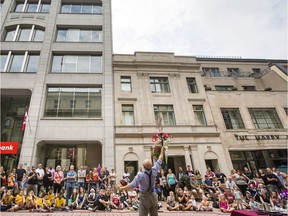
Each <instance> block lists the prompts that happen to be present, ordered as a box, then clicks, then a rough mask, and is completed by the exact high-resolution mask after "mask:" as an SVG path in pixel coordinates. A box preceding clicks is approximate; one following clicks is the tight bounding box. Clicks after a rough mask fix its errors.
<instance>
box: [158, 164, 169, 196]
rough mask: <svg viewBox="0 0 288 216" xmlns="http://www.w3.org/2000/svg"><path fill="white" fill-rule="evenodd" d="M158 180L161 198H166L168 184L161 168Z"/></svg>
mask: <svg viewBox="0 0 288 216" xmlns="http://www.w3.org/2000/svg"><path fill="white" fill-rule="evenodd" d="M159 182H160V187H161V189H162V191H163V198H164V199H166V198H167V196H168V184H167V181H166V176H165V172H164V170H163V169H161V170H160V177H159Z"/></svg>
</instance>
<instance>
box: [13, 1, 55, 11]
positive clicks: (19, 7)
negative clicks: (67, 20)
mask: <svg viewBox="0 0 288 216" xmlns="http://www.w3.org/2000/svg"><path fill="white" fill-rule="evenodd" d="M39 1H41V0H38V1H37V0H36V1H29V0H28V1H25V2H24V3H23V2H20V1H19V2H16V7H15V10H14V11H15V12H25V13H48V12H49V9H50V4H48V3H45V2H43V1H41V2H40V4H39Z"/></svg>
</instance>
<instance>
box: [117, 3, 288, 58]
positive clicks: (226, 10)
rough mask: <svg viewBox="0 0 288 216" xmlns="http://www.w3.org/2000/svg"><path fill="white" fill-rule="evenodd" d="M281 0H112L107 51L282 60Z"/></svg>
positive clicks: (284, 6)
mask: <svg viewBox="0 0 288 216" xmlns="http://www.w3.org/2000/svg"><path fill="white" fill-rule="evenodd" d="M287 2H288V1H287V0H112V25H113V52H114V53H117V54H120V53H121V54H133V53H134V52H135V51H153V52H173V53H175V55H208V56H239V57H240V56H241V57H243V58H268V59H269V58H270V59H287V58H288V54H287V50H288V47H287V46H288V45H287V25H288V21H287Z"/></svg>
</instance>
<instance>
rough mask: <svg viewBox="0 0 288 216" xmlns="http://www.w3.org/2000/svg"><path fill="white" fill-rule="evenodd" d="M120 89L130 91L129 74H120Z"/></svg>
mask: <svg viewBox="0 0 288 216" xmlns="http://www.w3.org/2000/svg"><path fill="white" fill-rule="evenodd" d="M121 91H122V92H131V91H132V85H131V77H130V76H121Z"/></svg>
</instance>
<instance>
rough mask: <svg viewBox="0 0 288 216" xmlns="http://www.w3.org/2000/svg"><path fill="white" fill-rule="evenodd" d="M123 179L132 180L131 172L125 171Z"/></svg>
mask: <svg viewBox="0 0 288 216" xmlns="http://www.w3.org/2000/svg"><path fill="white" fill-rule="evenodd" d="M123 179H124V180H125V181H126V182H130V173H123Z"/></svg>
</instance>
